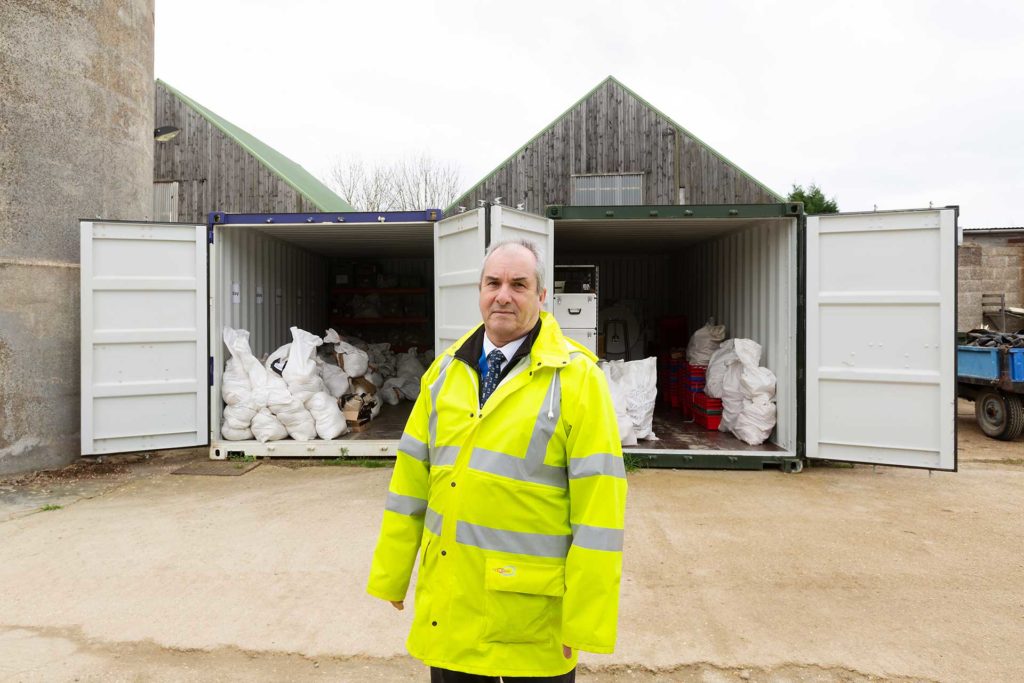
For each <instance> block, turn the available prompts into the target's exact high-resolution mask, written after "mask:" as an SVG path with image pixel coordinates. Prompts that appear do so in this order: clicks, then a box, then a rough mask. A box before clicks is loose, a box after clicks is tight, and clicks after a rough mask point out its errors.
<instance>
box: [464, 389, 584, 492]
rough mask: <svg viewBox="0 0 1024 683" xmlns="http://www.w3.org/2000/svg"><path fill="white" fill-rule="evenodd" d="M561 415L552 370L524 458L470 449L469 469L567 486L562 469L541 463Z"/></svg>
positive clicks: (558, 393) (486, 450)
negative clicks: (549, 382)
mask: <svg viewBox="0 0 1024 683" xmlns="http://www.w3.org/2000/svg"><path fill="white" fill-rule="evenodd" d="M561 415H562V383H561V379H560V377H559V372H558V371H557V370H556V371H555V373H554V375H553V376H552V378H551V384H550V385H549V386H548V390H547V393H545V394H544V400H543V401H542V402H541V406H540V412H539V413H538V414H537V419H536V421H535V422H534V424H533V433H532V434H531V435H530V443H529V445H528V446H527V447H526V455H525V457H522V458H520V457H518V456H515V455H509V454H508V453H502V452H500V451H492V450H488V449H486V448H474V449H473V453H472V455H471V456H470V459H469V468H470V469H473V470H477V471H480V472H488V473H490V474H496V475H498V476H499V477H508V478H509V479H516V480H518V481H526V482H531V483H534V484H544V485H546V486H556V487H558V488H562V489H564V488H567V487H568V486H569V482H568V477H567V476H566V472H565V468H564V467H556V466H554V465H545V464H544V457H545V456H546V455H547V451H548V443H549V442H550V441H551V437H552V436H553V435H554V433H555V429H556V428H557V427H558V420H559V419H560V418H561Z"/></svg>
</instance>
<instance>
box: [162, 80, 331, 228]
mask: <svg viewBox="0 0 1024 683" xmlns="http://www.w3.org/2000/svg"><path fill="white" fill-rule="evenodd" d="M155 120H156V125H158V126H177V127H178V128H179V129H181V132H180V133H178V135H177V137H175V138H174V139H173V140H170V141H169V142H157V143H155V147H154V154H153V157H154V159H153V180H154V181H155V182H160V181H173V180H176V181H178V220H179V221H182V222H198V223H205V222H206V217H207V214H208V213H209V212H211V211H230V212H243V213H285V212H306V211H318V210H319V209H317V207H316V206H315V205H314V204H313V203H312V202H310V201H309V200H308V199H307V198H306V197H304V196H303V195H302V194H300V193H299V192H297V191H296V190H295V189H294V188H293V187H292V186H291V185H289V184H288V183H286V182H285V181H284V180H282V179H281V177H280V176H278V175H276V174H275V173H273V172H272V171H270V170H269V169H267V167H266V166H264V165H263V164H262V163H261V162H260V161H259V160H258V159H257V158H256V157H254V156H253V155H252V154H250V153H249V152H247V151H246V150H245V149H244V148H243V147H242V146H241V145H239V144H238V143H237V142H235V141H234V140H233V139H232V138H230V137H229V136H227V135H225V134H224V133H223V132H222V131H221V130H220V129H219V128H217V127H216V126H214V125H213V124H212V123H210V122H209V121H208V120H206V119H205V118H204V117H203V116H201V115H200V114H199V113H198V112H196V111H195V110H194V109H192V108H191V107H190V106H188V105H187V104H185V103H184V102H183V101H182V100H180V99H179V98H177V97H175V96H174V94H173V93H171V92H170V91H168V90H167V89H166V88H164V87H163V86H162V85H161V84H160V83H157V86H156V119H155Z"/></svg>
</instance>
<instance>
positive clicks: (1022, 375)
mask: <svg viewBox="0 0 1024 683" xmlns="http://www.w3.org/2000/svg"><path fill="white" fill-rule="evenodd" d="M1010 381H1011V382H1024V349H1010Z"/></svg>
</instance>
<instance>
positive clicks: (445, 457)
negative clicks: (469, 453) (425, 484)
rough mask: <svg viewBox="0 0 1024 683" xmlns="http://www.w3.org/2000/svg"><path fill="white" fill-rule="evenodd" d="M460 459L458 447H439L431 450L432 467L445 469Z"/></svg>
mask: <svg viewBox="0 0 1024 683" xmlns="http://www.w3.org/2000/svg"><path fill="white" fill-rule="evenodd" d="M458 457H459V447H458V446H437V447H435V448H431V449H430V466H431V467H444V466H445V465H454V464H455V461H456V460H457V459H458Z"/></svg>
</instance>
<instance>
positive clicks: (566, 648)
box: [562, 645, 572, 659]
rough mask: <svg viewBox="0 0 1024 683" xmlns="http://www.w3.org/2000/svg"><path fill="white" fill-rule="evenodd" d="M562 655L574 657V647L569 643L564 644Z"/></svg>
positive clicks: (569, 657)
mask: <svg viewBox="0 0 1024 683" xmlns="http://www.w3.org/2000/svg"><path fill="white" fill-rule="evenodd" d="M562 656H563V657H565V658H566V659H572V648H571V647H569V646H568V645H563V646H562Z"/></svg>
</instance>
